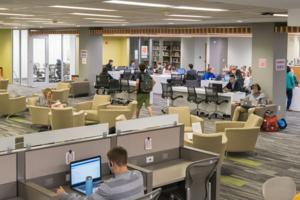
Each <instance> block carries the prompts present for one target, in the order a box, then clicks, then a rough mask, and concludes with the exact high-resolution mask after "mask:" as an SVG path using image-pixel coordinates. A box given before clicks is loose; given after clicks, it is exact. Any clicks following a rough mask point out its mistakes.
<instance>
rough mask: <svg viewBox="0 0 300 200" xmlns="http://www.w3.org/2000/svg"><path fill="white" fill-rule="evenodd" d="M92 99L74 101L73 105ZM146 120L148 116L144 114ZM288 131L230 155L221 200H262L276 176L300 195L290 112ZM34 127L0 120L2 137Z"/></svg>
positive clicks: (296, 118) (296, 137) (295, 121)
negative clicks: (286, 178) (265, 186)
mask: <svg viewBox="0 0 300 200" xmlns="http://www.w3.org/2000/svg"><path fill="white" fill-rule="evenodd" d="M11 90H13V91H15V92H16V93H17V94H25V95H26V96H30V95H31V94H33V93H37V92H39V91H40V88H26V87H24V88H23V87H22V88H21V89H20V88H19V87H13V88H11ZM90 98H91V97H85V98H76V99H70V102H71V104H73V103H76V102H79V101H83V100H87V99H90ZM154 102H155V103H154V105H153V110H154V115H160V114H161V112H160V109H161V108H162V107H164V106H165V105H166V102H165V101H164V100H162V99H161V98H160V96H154ZM141 116H142V117H145V116H147V112H146V110H145V109H144V110H142V113H141ZM286 120H287V122H288V127H287V128H286V129H285V130H284V131H281V132H276V133H264V132H262V133H261V134H260V136H259V139H258V142H257V146H256V150H255V152H251V153H243V154H229V155H227V157H226V159H225V161H224V165H223V168H222V177H221V196H220V199H221V200H262V199H263V198H262V192H261V187H262V184H263V183H264V182H265V181H266V180H267V179H269V178H271V177H274V176H289V177H292V178H293V179H294V180H295V181H296V184H297V187H298V188H297V189H298V191H300V131H299V129H298V128H300V125H299V124H300V113H297V112H288V114H287V118H286ZM214 122H215V120H207V119H206V120H205V130H204V131H205V132H206V133H212V132H214ZM39 130H40V129H39V128H37V127H31V124H30V121H29V119H28V113H22V114H21V115H20V116H16V117H12V118H10V119H5V118H0V137H5V136H10V135H17V136H18V135H23V134H26V133H32V132H37V131H39Z"/></svg>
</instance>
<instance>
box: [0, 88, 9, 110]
mask: <svg viewBox="0 0 300 200" xmlns="http://www.w3.org/2000/svg"><path fill="white" fill-rule="evenodd" d="M0 105H1V109H0V116H1V115H6V114H8V113H9V94H8V93H0Z"/></svg>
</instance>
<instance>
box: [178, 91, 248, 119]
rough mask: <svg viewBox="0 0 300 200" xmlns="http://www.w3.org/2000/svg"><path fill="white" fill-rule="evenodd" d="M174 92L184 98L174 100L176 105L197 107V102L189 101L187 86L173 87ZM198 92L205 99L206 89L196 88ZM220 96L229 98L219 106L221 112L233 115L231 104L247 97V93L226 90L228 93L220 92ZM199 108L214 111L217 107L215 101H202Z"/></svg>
mask: <svg viewBox="0 0 300 200" xmlns="http://www.w3.org/2000/svg"><path fill="white" fill-rule="evenodd" d="M173 92H174V94H175V96H177V95H182V96H183V98H179V99H177V100H176V101H174V106H183V105H188V106H189V107H190V108H192V109H195V108H196V104H195V103H190V102H188V101H187V96H188V92H187V87H184V86H179V87H173ZM196 93H197V94H199V97H200V98H202V99H205V89H204V88H196ZM219 97H220V98H221V99H226V100H228V103H223V104H221V105H218V106H217V109H218V110H219V111H221V112H224V113H225V114H226V115H229V116H230V115H231V104H233V103H235V102H239V101H240V100H241V99H243V98H245V97H246V94H245V93H244V92H226V93H219ZM199 108H200V109H202V110H206V111H208V112H212V111H214V109H215V104H213V103H208V104H207V103H202V104H200V105H199Z"/></svg>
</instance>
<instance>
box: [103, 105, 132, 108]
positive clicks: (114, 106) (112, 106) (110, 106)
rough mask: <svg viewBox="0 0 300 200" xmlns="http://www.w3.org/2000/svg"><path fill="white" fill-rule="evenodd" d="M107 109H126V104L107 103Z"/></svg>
mask: <svg viewBox="0 0 300 200" xmlns="http://www.w3.org/2000/svg"><path fill="white" fill-rule="evenodd" d="M106 108H107V109H128V106H116V105H108V106H107V107H106Z"/></svg>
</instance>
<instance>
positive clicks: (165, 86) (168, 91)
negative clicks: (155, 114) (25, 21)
mask: <svg viewBox="0 0 300 200" xmlns="http://www.w3.org/2000/svg"><path fill="white" fill-rule="evenodd" d="M161 87H162V93H161V97H162V98H163V99H167V106H166V107H164V108H162V109H161V112H162V113H164V114H165V113H167V109H168V107H169V106H173V103H174V101H175V100H176V99H179V98H183V96H182V95H178V96H174V93H173V89H172V85H171V84H169V83H161ZM170 100H171V105H169V104H170V103H169V101H170Z"/></svg>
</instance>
